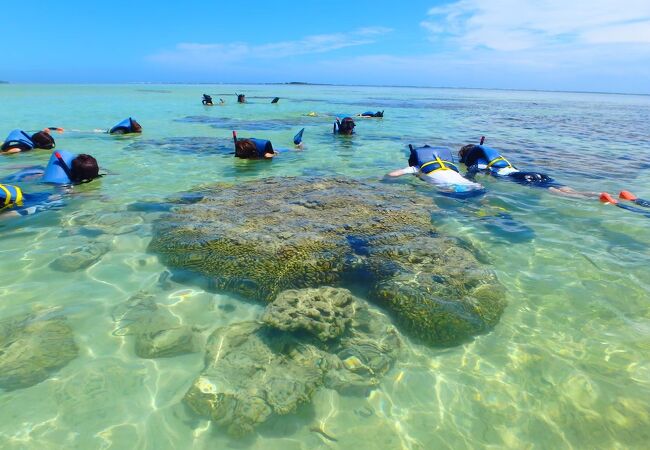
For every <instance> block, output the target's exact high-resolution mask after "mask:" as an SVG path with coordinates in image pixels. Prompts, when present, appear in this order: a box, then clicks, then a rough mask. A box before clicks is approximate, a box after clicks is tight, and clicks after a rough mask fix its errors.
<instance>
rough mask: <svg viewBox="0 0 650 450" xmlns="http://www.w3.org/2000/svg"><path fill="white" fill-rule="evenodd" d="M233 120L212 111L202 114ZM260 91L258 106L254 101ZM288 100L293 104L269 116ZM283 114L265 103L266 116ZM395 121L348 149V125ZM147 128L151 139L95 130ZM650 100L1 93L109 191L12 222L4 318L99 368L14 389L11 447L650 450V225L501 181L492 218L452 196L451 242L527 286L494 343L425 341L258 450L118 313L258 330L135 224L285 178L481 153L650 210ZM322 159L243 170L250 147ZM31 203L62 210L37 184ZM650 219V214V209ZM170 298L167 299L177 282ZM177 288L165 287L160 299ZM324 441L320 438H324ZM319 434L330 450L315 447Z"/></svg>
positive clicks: (515, 285)
mask: <svg viewBox="0 0 650 450" xmlns="http://www.w3.org/2000/svg"><path fill="white" fill-rule="evenodd" d="M204 92H205V93H211V94H213V97H214V98H215V100H217V99H218V98H219V97H223V98H224V99H225V100H226V104H225V105H224V106H214V107H212V108H208V107H204V106H202V105H201V103H200V100H201V94H202V93H204ZM234 92H243V93H245V94H246V95H247V98H248V99H249V102H250V103H249V104H245V105H238V104H236V103H235V98H234V96H233V94H234ZM274 96H279V97H281V100H280V102H279V103H278V104H277V105H272V104H270V99H271V98H272V97H274ZM256 97H264V98H256ZM366 110H385V118H384V119H383V120H370V119H369V120H358V121H357V135H356V136H354V137H353V138H351V139H336V138H334V137H333V136H332V135H331V119H329V118H323V117H306V116H305V114H306V113H308V112H310V111H315V112H318V113H321V114H328V113H329V114H355V113H359V112H363V111H366ZM128 116H133V117H135V118H137V119H138V121H139V122H140V123H141V124H142V125H143V127H144V133H143V134H142V135H141V136H137V137H111V136H108V135H106V134H102V133H98V132H94V130H98V129H106V128H109V127H110V126H112V125H113V124H115V123H117V122H119V121H120V120H121V119H123V118H125V117H128ZM648 123H650V97H649V96H631V95H606V94H579V93H549V92H514V91H489V90H455V89H416V88H386V87H381V88H380V87H333V86H229V85H211V86H208V85H201V86H185V85H120V86H108V85H103V86H92V85H80V86H71V85H50V86H38V85H0V133H2V134H3V136H2V137H4V135H6V134H7V133H8V132H9V131H10V130H11V129H13V128H23V129H25V130H38V129H41V128H43V127H46V126H58V127H63V128H65V129H66V132H65V133H63V134H60V135H59V134H55V138H56V140H57V148H59V149H68V150H70V151H72V152H77V153H78V152H85V153H90V154H92V155H94V156H95V157H96V158H97V159H98V161H99V163H100V166H101V167H103V168H105V169H106V170H107V171H108V172H109V175H108V176H106V177H104V178H102V179H101V180H100V181H98V182H93V183H90V184H86V185H82V186H79V187H77V188H75V189H74V191H75V195H73V196H69V197H68V198H66V200H65V201H66V206H65V207H64V208H61V209H57V210H51V211H46V212H43V213H41V214H37V215H34V216H31V217H26V218H20V219H17V220H11V221H2V222H0V320H1V319H3V318H7V317H12V316H16V315H19V314H25V313H29V312H34V311H39V313H40V314H60V315H65V317H67V319H68V323H69V324H70V325H71V327H72V329H73V332H74V339H75V342H76V343H77V346H78V347H79V356H78V357H77V358H76V359H74V360H72V361H71V362H70V363H69V364H67V365H66V366H65V367H63V368H62V369H61V370H59V371H57V372H56V373H54V374H53V375H52V376H51V377H50V378H48V379H47V380H45V381H43V382H41V383H38V384H36V385H33V386H31V387H27V388H24V389H16V390H11V391H5V392H2V391H0V448H3V449H23V448H30V449H31V448H34V449H50V448H51V449H59V448H67V449H73V448H79V449H89V448H114V449H127V448H128V449H131V448H137V449H172V448H197V449H203V448H205V449H208V448H228V447H237V448H254V449H257V448H260V449H261V448H264V449H276V448H277V449H281V448H282V449H298V448H350V449H352V448H390V449H398V448H404V449H429V448H454V449H463V448H467V449H475V448H487V447H491V448H517V449H520V448H541V449H546V448H548V449H555V448H647V447H646V446H647V442H648V440H649V439H650V359H649V355H650V308H649V306H650V296H649V294H648V293H649V292H650V271H648V267H650V251H649V250H648V248H649V245H650V234H649V233H648V224H650V219H649V218H647V217H644V216H642V215H640V214H635V213H632V212H629V211H624V210H622V209H620V208H617V207H614V206H612V205H604V204H601V203H600V202H598V201H596V200H582V199H571V198H563V197H558V196H555V195H551V194H549V193H548V192H546V191H544V190H541V189H533V188H528V187H524V186H520V185H518V184H514V183H508V182H504V181H498V180H495V179H485V178H482V179H481V182H482V183H483V184H484V185H485V186H486V188H487V190H488V193H487V194H486V195H485V196H483V197H480V198H475V199H469V200H462V201H461V200H454V199H449V198H445V197H441V196H439V195H437V194H436V192H435V191H432V190H431V189H430V188H429V187H428V186H426V185H424V183H421V182H419V181H418V180H417V179H414V178H413V179H411V178H406V179H404V180H401V181H400V182H401V183H404V184H406V185H408V186H409V187H410V188H412V189H413V190H414V191H418V192H420V193H425V194H426V195H431V196H433V197H434V198H435V199H436V203H437V204H438V206H439V209H438V210H436V211H434V212H432V221H433V223H434V224H435V225H436V226H437V227H438V228H439V229H440V230H441V231H443V232H445V233H447V234H450V235H453V236H457V237H460V238H462V239H464V240H466V241H469V242H471V243H472V244H473V245H474V246H475V247H476V248H478V250H479V251H480V252H481V255H482V256H483V257H484V258H485V259H486V261H488V262H489V263H490V264H491V265H492V267H493V269H494V270H495V271H496V273H497V274H498V277H499V279H500V280H501V282H502V283H503V284H504V285H505V286H506V288H507V300H508V302H509V306H508V307H507V309H506V311H505V313H504V315H503V317H502V318H501V321H500V323H499V324H498V325H497V326H496V328H495V329H494V330H493V331H492V332H491V333H489V334H487V335H484V336H480V337H478V338H476V339H474V340H473V341H472V342H470V343H468V344H465V345H461V346H457V347H453V348H448V349H435V348H427V347H424V346H421V345H417V344H413V343H409V349H408V351H407V352H406V353H405V355H404V357H403V359H402V360H400V361H398V363H397V364H396V366H395V367H394V368H393V369H392V370H391V371H390V372H389V373H388V375H387V376H386V377H385V378H384V379H383V382H382V384H381V386H380V387H379V388H378V389H376V390H374V391H373V392H372V393H371V394H370V395H369V396H367V397H363V396H361V397H359V396H344V395H339V394H338V393H336V392H335V391H329V390H323V391H321V392H319V393H318V394H317V395H316V397H315V398H314V402H313V405H312V406H310V407H308V408H304V409H301V410H299V412H298V413H297V414H293V415H288V416H285V417H283V418H282V419H281V420H279V421H275V422H274V423H273V425H272V426H262V427H260V429H259V430H258V431H259V432H258V433H256V434H254V435H253V436H250V437H248V438H245V439H243V440H241V441H236V440H233V439H231V438H229V437H227V436H226V435H225V434H224V433H223V432H221V431H220V430H218V429H216V428H215V427H214V426H213V425H211V424H210V423H209V422H208V421H206V420H203V419H199V418H195V417H190V416H188V415H187V413H186V412H185V411H184V410H182V409H181V408H180V407H179V403H180V402H181V399H182V397H183V395H184V393H185V392H186V390H187V389H188V387H189V385H190V383H191V382H192V381H193V380H194V378H195V377H196V376H197V375H198V374H199V372H200V370H201V368H202V359H203V355H202V354H201V353H200V352H199V353H194V354H189V355H185V356H180V357H175V358H163V359H151V360H147V359H141V358H138V357H137V356H136V355H135V353H134V350H133V341H132V339H131V337H130V336H120V335H119V333H115V330H116V323H115V321H114V316H115V311H116V308H118V309H119V305H122V304H124V302H125V301H127V299H128V298H129V297H131V296H132V295H134V294H135V293H137V292H139V291H147V292H150V293H152V294H153V295H155V296H156V302H158V304H159V305H161V306H162V307H164V308H166V309H167V310H168V311H170V312H171V313H172V314H173V315H174V316H176V317H178V318H179V320H181V321H182V322H183V323H187V324H191V325H196V326H198V327H201V329H204V330H205V331H204V334H205V336H207V335H208V334H209V333H210V332H211V331H212V330H213V329H214V328H215V327H217V326H221V325H226V324H229V323H235V322H239V321H242V320H250V319H255V318H257V317H258V316H259V314H260V312H261V311H262V305H257V304H253V303H244V302H241V301H237V300H236V299H234V298H232V297H231V296H229V295H228V294H227V293H215V292H207V291H203V290H201V289H200V288H198V287H196V286H190V285H183V284H178V283H175V282H173V281H168V282H164V278H165V276H164V275H161V274H164V271H165V270H166V268H165V267H164V266H163V265H162V264H160V263H159V262H158V260H157V258H156V257H155V256H154V255H151V254H148V253H147V251H146V248H147V244H148V243H149V240H150V238H151V222H152V220H153V218H154V217H155V215H151V214H149V215H146V214H145V215H133V214H132V215H125V214H120V212H122V211H124V210H125V208H126V206H127V205H128V204H130V203H133V202H134V201H137V200H150V201H159V200H164V199H165V197H167V196H168V195H170V194H174V193H178V192H181V191H185V190H188V189H191V188H193V187H196V186H198V185H201V184H205V183H210V182H214V181H229V182H237V183H245V182H247V181H248V180H253V179H259V178H264V177H269V176H278V175H307V176H311V175H331V174H338V175H346V176H350V177H356V178H362V179H377V180H378V179H379V178H381V176H382V175H383V174H384V173H386V172H388V171H389V170H391V169H394V168H401V167H404V166H406V153H405V148H406V145H407V144H408V143H415V144H418V143H427V142H428V143H430V144H440V145H448V146H451V147H452V148H454V149H455V150H457V149H458V148H459V147H460V146H461V145H463V144H465V143H470V142H476V141H477V140H478V139H479V138H480V136H481V135H486V136H487V139H488V141H487V143H488V144H490V145H491V146H494V147H496V148H499V149H502V150H503V152H504V154H505V155H506V156H507V157H508V158H509V159H510V161H511V162H513V163H514V164H515V165H518V166H520V167H522V168H525V169H530V170H539V171H543V172H546V173H548V174H550V175H552V176H553V177H554V178H555V179H556V180H557V181H559V182H561V183H565V184H567V185H569V186H572V187H574V188H576V189H578V190H585V191H609V192H611V193H613V194H618V192H619V191H620V190H621V189H628V190H631V191H633V192H635V193H636V194H637V195H639V196H640V197H646V198H650V183H648V181H647V180H648V173H649V169H650V153H649V150H648V149H649V148H650V145H649V144H650V137H649V135H648V125H647V124H648ZM302 127H305V128H306V130H305V135H304V139H305V143H306V147H307V148H306V149H305V151H304V152H288V153H283V154H281V155H280V156H278V157H277V158H276V159H274V160H273V161H272V162H269V163H260V162H250V161H238V160H237V161H236V160H235V159H234V158H233V157H232V155H231V154H230V153H229V152H230V151H231V130H232V129H237V130H239V134H240V136H253V135H254V136H256V137H265V138H268V139H271V140H272V141H273V143H274V146H275V147H285V146H286V147H288V146H290V144H291V138H292V136H293V135H294V133H296V132H297V131H298V130H299V129H300V128H302ZM49 154H50V152H49V151H33V152H29V153H25V154H19V155H13V156H6V157H2V158H0V178H2V177H5V176H8V175H10V174H11V173H13V172H15V171H16V170H18V169H19V168H21V167H25V166H31V165H44V164H45V163H46V161H47V159H48V157H49ZM23 188H24V190H25V191H26V192H34V191H39V190H46V189H47V188H46V187H44V186H42V185H39V184H37V183H26V184H24V185H23ZM649 211H650V210H649ZM98 240H99V241H101V242H102V243H104V244H107V245H109V247H110V250H109V251H108V252H107V253H106V254H105V255H104V256H103V257H102V258H101V259H100V260H99V261H98V262H96V263H95V264H93V265H91V266H90V267H87V268H85V269H82V270H79V271H75V272H71V273H62V272H59V271H55V270H53V269H52V267H51V266H50V263H51V262H52V261H53V260H55V259H56V258H57V257H58V256H60V255H61V254H63V253H65V252H67V251H70V250H71V249H74V248H75V247H77V246H79V245H84V244H86V243H88V242H94V241H98ZM161 280H163V282H164V283H163V282H161ZM161 284H166V287H165V288H164V289H163V288H161ZM315 424H316V425H317V426H316V425H315ZM316 428H319V429H321V430H325V431H326V434H327V436H329V438H334V439H336V440H332V439H329V438H327V437H324V436H323V433H320V432H314V431H313V430H314V429H316Z"/></svg>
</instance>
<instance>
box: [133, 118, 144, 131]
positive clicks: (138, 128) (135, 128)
mask: <svg viewBox="0 0 650 450" xmlns="http://www.w3.org/2000/svg"><path fill="white" fill-rule="evenodd" d="M131 133H142V125H140V124H139V123H138V122H137V121H136V120H135V119H131Z"/></svg>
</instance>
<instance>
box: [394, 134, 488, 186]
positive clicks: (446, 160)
mask: <svg viewBox="0 0 650 450" xmlns="http://www.w3.org/2000/svg"><path fill="white" fill-rule="evenodd" d="M409 149H410V156H409V166H408V167H406V168H404V169H399V170H394V171H392V172H390V173H389V174H388V176H389V177H399V176H402V175H407V174H413V175H417V176H418V177H419V178H420V179H422V180H424V181H427V182H429V183H433V184H434V185H436V186H437V187H438V188H440V189H441V191H442V192H445V193H448V194H451V195H461V196H468V195H476V194H480V193H483V192H484V188H483V186H482V185H480V184H478V183H475V182H473V181H470V180H468V179H467V178H465V177H463V176H462V175H461V174H460V171H459V170H458V167H456V165H455V164H454V162H453V156H452V152H451V149H449V148H447V147H431V146H429V145H425V146H423V147H418V148H415V147H413V146H412V145H410V144H409Z"/></svg>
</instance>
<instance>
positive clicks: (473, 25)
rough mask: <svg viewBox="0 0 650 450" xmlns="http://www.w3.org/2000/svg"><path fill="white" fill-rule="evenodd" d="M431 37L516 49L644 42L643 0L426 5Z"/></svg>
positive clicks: (480, 0)
mask: <svg viewBox="0 0 650 450" xmlns="http://www.w3.org/2000/svg"><path fill="white" fill-rule="evenodd" d="M428 15H429V18H428V20H426V21H424V22H422V24H421V25H422V26H423V27H425V28H426V29H427V30H429V31H430V32H431V33H432V35H431V37H432V39H445V38H447V37H449V36H451V37H452V38H453V39H454V40H455V42H456V43H457V44H459V45H460V46H461V47H462V48H488V49H493V50H499V51H517V50H524V49H529V48H538V47H541V46H548V45H554V44H566V43H573V44H610V43H611V44H616V43H645V44H647V43H650V31H649V30H650V27H649V26H648V25H649V24H650V1H648V0H619V1H611V0H572V1H567V0H536V1H535V0H460V1H457V2H454V3H450V4H447V5H444V6H441V7H435V8H431V9H430V10H429V12H428Z"/></svg>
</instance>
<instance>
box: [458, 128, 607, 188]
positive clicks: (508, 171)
mask: <svg viewBox="0 0 650 450" xmlns="http://www.w3.org/2000/svg"><path fill="white" fill-rule="evenodd" d="M484 142H485V137H484V136H482V137H481V141H480V144H479V145H476V144H469V145H465V146H463V147H462V148H461V149H460V151H459V152H458V157H459V159H460V162H461V163H464V164H465V165H466V166H467V169H468V173H470V174H472V175H475V174H477V173H484V174H488V175H492V176H494V177H497V178H505V179H509V180H512V181H515V182H517V183H520V184H525V185H529V186H536V187H542V188H546V189H548V190H549V192H552V193H555V194H558V195H564V196H568V197H585V198H586V197H596V198H597V197H598V196H599V195H600V194H599V193H598V192H579V191H576V190H575V189H573V188H571V187H569V186H564V185H562V184H560V183H557V182H556V181H555V180H553V178H551V177H550V176H548V175H546V174H544V173H540V172H524V171H521V170H519V169H518V168H517V167H515V166H513V165H512V164H510V162H509V161H508V160H507V159H506V158H504V157H503V156H502V155H501V154H500V153H499V152H498V151H497V150H495V149H493V148H491V147H487V146H485V145H483V143H484Z"/></svg>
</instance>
